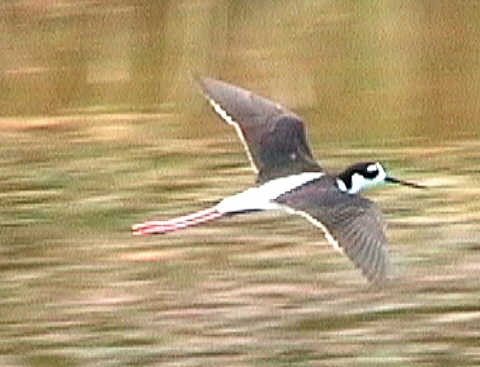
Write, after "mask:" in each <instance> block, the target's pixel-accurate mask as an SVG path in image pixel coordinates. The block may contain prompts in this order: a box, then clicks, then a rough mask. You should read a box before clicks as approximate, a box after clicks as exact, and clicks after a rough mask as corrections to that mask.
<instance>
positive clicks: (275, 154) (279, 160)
mask: <svg viewBox="0 0 480 367" xmlns="http://www.w3.org/2000/svg"><path fill="white" fill-rule="evenodd" d="M197 81H198V83H199V85H200V88H201V89H202V91H203V94H204V95H205V97H206V98H207V99H208V101H209V102H210V104H211V105H212V106H213V108H214V110H215V112H217V113H218V114H219V115H220V117H222V118H223V119H224V120H225V121H226V122H227V123H228V124H230V125H233V126H234V127H235V129H236V131H237V133H238V135H239V137H240V140H241V141H242V143H243V144H244V146H245V149H246V151H247V155H248V157H249V159H250V163H251V164H252V167H253V169H254V170H255V171H256V172H257V174H258V178H257V181H258V182H260V183H263V182H266V181H268V180H271V179H274V178H278V177H282V176H286V175H292V174H296V173H301V172H305V171H321V168H320V166H319V165H318V164H317V163H316V162H315V160H314V159H313V156H312V152H311V150H310V147H309V145H308V142H307V139H306V133H305V127H304V124H303V121H302V120H301V119H300V118H299V117H298V116H297V115H296V114H294V113H293V112H291V111H289V110H288V109H286V108H285V107H283V106H281V105H279V104H277V103H275V102H272V101H269V100H268V99H266V98H263V97H260V96H258V95H256V94H254V93H252V92H250V91H248V90H246V89H243V88H239V87H236V86H234V85H231V84H228V83H225V82H222V81H219V80H215V79H211V78H198V79H197Z"/></svg>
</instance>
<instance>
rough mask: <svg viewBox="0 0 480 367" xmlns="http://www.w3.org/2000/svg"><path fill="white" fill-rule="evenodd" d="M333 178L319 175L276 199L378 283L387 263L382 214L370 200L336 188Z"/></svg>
mask: <svg viewBox="0 0 480 367" xmlns="http://www.w3.org/2000/svg"><path fill="white" fill-rule="evenodd" d="M320 180H324V181H323V183H320ZM333 180H334V178H332V177H322V178H320V179H319V180H318V181H316V182H315V181H314V182H312V183H310V184H307V185H305V186H302V187H301V188H299V189H297V190H294V191H291V192H289V193H286V194H284V195H282V196H280V197H279V198H278V199H277V200H276V201H277V202H279V203H281V204H283V205H286V206H287V207H289V208H291V209H293V210H294V211H295V213H296V214H300V215H303V216H304V217H306V218H307V219H309V220H310V221H311V222H312V223H313V224H314V225H316V226H318V227H320V228H321V229H322V230H323V231H324V232H325V234H326V237H327V239H328V240H329V242H330V243H331V244H333V245H334V246H335V247H338V248H340V249H341V250H342V251H343V252H344V253H345V254H346V255H347V256H348V257H349V258H350V260H352V261H353V263H354V264H355V265H356V266H357V267H358V268H360V269H361V271H362V273H363V274H364V275H365V276H366V277H367V279H368V280H369V281H371V282H375V283H382V282H383V281H385V280H386V278H387V275H388V270H389V263H390V262H389V255H388V248H387V239H386V236H385V232H384V230H385V224H384V221H383V218H382V214H381V212H380V210H379V209H378V208H377V206H376V205H375V203H373V202H372V201H370V200H368V199H365V198H363V197H361V196H359V195H351V194H347V193H343V192H341V191H339V190H338V189H337V187H336V186H335V185H334V184H333ZM328 181H331V182H330V183H329V184H328V183H327V182H328Z"/></svg>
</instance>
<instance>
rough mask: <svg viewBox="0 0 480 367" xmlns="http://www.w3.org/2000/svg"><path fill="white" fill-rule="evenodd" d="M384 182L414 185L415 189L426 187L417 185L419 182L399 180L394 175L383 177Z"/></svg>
mask: <svg viewBox="0 0 480 367" xmlns="http://www.w3.org/2000/svg"><path fill="white" fill-rule="evenodd" d="M385 182H388V183H394V184H399V185H403V186H410V187H414V188H416V189H426V188H427V186H423V185H419V184H416V183H413V182H408V181H403V180H399V179H398V178H394V177H390V176H387V177H385Z"/></svg>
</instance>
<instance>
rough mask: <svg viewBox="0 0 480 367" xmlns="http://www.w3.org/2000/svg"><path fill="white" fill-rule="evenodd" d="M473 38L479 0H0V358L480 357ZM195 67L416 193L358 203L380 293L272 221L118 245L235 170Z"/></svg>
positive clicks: (245, 178)
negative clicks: (381, 268)
mask: <svg viewBox="0 0 480 367" xmlns="http://www.w3.org/2000/svg"><path fill="white" fill-rule="evenodd" d="M479 41H480V4H479V3H478V2H477V1H474V0H465V1H456V2H455V1H447V0H438V1H427V0H424V1H413V0H407V1H401V2H387V1H368V2H367V1H353V0H341V1H310V0H304V1H286V0H278V1H263V0H262V1H233V0H179V1H169V0H162V1H140V0H118V1H93V0H82V1H71V0H70V1H69V0H63V1H62V0H56V1H50V0H49V1H40V0H23V1H22V0H18V1H4V2H1V3H0V51H1V52H0V255H1V256H0V365H5V366H7V365H8V366H21V365H22V366H23V365H25V366H89V365H92V366H93V365H96V366H97V365H102V366H117V365H137V366H148V365H165V366H181V365H189V366H209V365H213V364H217V365H225V366H278V365H280V366H282V365H284V366H287V365H288V366H290V365H294V366H307V365H309V366H310V365H312V364H313V365H318V366H331V365H345V366H371V365H378V366H405V365H421V366H439V365H441V366H472V365H477V364H478V363H480V349H479V347H478V339H479V337H480V333H479V330H480V313H479V311H478V292H479V290H480V289H479V283H478V272H479V270H480V269H479V263H480V252H479V249H480V234H479V233H480V232H479V230H478V229H479V224H480V203H479V200H478V197H479V195H480V192H479V188H478V187H479V185H478V183H479V178H478V177H479V176H478V175H479V172H480V158H479V155H478V152H479V151H480V139H479V133H480V124H479V123H478V120H479V116H480V113H479V112H480V111H479V108H480V104H479V103H478V101H479V97H480V88H478V85H479V81H480V80H479V79H480V63H479V62H478V60H480V57H479V56H480V52H479V51H480V42H479ZM195 74H200V75H209V76H213V77H218V78H221V79H225V80H227V81H230V82H232V83H234V84H237V85H241V86H245V87H247V88H249V89H252V90H254V91H256V92H258V93H260V94H263V95H265V96H268V97H270V98H272V99H274V100H277V101H280V102H282V103H284V104H286V105H288V106H289V107H291V108H293V109H295V110H296V111H297V112H298V113H299V114H301V115H302V116H304V117H305V120H306V123H307V126H308V128H309V136H310V140H311V142H312V146H313V150H314V152H315V155H316V156H317V157H318V158H319V161H320V163H321V164H322V166H324V167H326V168H328V169H330V168H333V169H341V168H342V167H345V166H346V165H348V164H350V163H352V162H355V161H362V160H377V159H380V160H382V161H384V162H385V164H386V166H387V167H389V168H390V169H391V170H393V171H394V173H395V176H398V177H401V178H405V179H408V180H412V181H417V182H421V183H424V184H426V185H428V186H430V189H429V190H425V191H420V192H419V191H414V190H409V189H408V188H393V187H388V188H384V189H379V190H376V191H375V192H372V193H367V194H366V195H368V196H369V197H371V198H372V199H374V200H375V201H376V202H378V203H379V205H380V206H381V208H382V210H383V211H384V213H385V215H386V217H387V222H388V223H389V228H388V237H389V239H390V242H391V251H392V256H393V261H394V265H395V270H396V273H395V279H394V280H393V282H392V284H390V285H389V286H388V287H387V288H386V289H382V290H371V289H369V288H368V286H367V285H366V284H365V282H364V280H363V279H362V278H361V277H360V275H359V273H358V271H357V270H355V269H354V267H353V265H352V264H350V263H349V262H348V260H347V259H346V258H344V257H343V256H340V255H338V254H337V253H335V252H334V251H332V250H331V248H330V247H329V246H328V245H327V244H326V242H325V241H324V240H323V237H322V235H321V234H320V233H319V232H318V231H317V230H316V229H315V228H312V227H311V226H309V224H308V223H305V222H304V221H303V220H301V219H300V218H292V217H291V216H286V215H279V214H275V213H259V214H252V215H251V216H239V217H234V218H230V219H228V220H224V221H219V222H217V223H211V224H208V225H205V226H204V227H198V228H194V229H192V230H190V231H185V232H181V233H178V234H171V235H167V236H161V237H151V238H133V237H132V236H131V235H130V232H129V227H130V225H132V224H133V223H136V222H139V221H143V220H145V219H148V218H153V217H155V218H157V217H158V218H169V217H171V216H175V215H181V214H184V213H188V212H189V211H191V210H198V209H201V208H203V207H205V206H208V205H211V204H213V203H215V202H216V201H218V200H219V199H221V198H222V197H224V196H226V195H230V194H233V193H235V192H238V191H240V190H243V189H245V188H247V187H249V186H250V185H252V184H253V182H254V177H253V174H252V172H250V170H249V169H248V162H247V160H246V157H245V156H244V152H243V149H242V147H241V146H240V144H239V143H238V142H237V141H236V140H237V138H236V136H235V134H234V133H233V131H232V130H231V129H230V128H229V127H228V126H224V124H222V123H221V121H220V120H219V119H218V118H217V117H216V116H214V114H213V113H212V112H211V110H210V109H209V108H208V107H207V106H206V103H205V102H204V100H203V99H202V97H201V96H200V95H199V93H198V91H197V89H196V86H195V85H194V83H193V82H192V76H193V75H195Z"/></svg>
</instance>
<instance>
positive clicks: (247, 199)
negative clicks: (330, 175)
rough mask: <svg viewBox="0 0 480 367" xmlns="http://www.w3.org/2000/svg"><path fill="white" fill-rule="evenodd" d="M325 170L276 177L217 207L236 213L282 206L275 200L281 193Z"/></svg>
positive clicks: (228, 199)
mask: <svg viewBox="0 0 480 367" xmlns="http://www.w3.org/2000/svg"><path fill="white" fill-rule="evenodd" d="M324 174H325V173H323V172H303V173H300V174H298V175H291V176H286V177H280V178H276V179H274V180H271V181H268V182H266V183H264V184H263V185H260V186H258V187H252V188H250V189H248V190H245V191H243V192H241V193H239V194H236V195H233V196H229V197H227V198H225V199H223V200H222V201H221V202H220V203H218V205H217V206H216V207H215V208H216V209H217V210H218V211H219V212H220V213H235V212H242V211H249V210H274V209H281V208H282V207H281V206H280V205H279V204H277V203H275V202H274V201H273V200H275V199H276V198H278V197H279V196H280V195H282V194H285V193H287V192H289V191H292V190H294V189H296V188H297V187H300V186H303V185H305V184H306V183H308V182H310V181H313V180H316V179H318V178H320V177H322V176H323V175H324Z"/></svg>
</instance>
